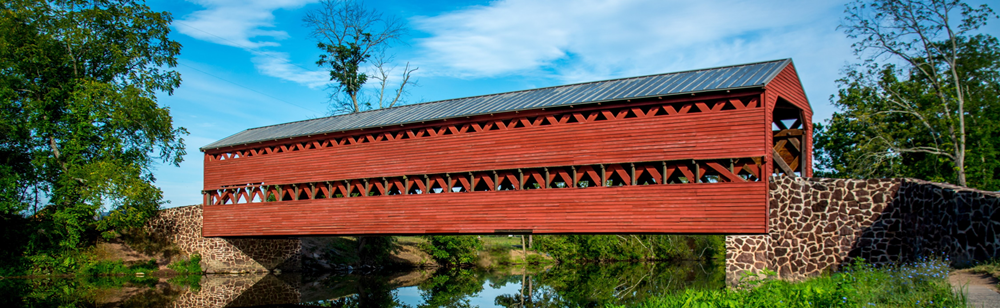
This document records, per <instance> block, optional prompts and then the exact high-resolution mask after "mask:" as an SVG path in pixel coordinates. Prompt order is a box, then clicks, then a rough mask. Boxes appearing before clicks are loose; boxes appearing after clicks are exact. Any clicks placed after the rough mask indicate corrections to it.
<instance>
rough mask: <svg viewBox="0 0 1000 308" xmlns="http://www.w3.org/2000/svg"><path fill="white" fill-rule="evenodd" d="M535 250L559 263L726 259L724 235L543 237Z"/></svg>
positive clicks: (540, 237)
mask: <svg viewBox="0 0 1000 308" xmlns="http://www.w3.org/2000/svg"><path fill="white" fill-rule="evenodd" d="M535 249H536V250H537V251H539V252H544V253H548V254H549V255H551V256H553V257H554V258H556V259H557V260H559V261H629V260H710V259H721V258H722V257H724V256H725V237H724V236H721V235H701V236H692V235H540V236H536V237H535Z"/></svg>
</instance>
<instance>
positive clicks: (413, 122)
mask: <svg viewBox="0 0 1000 308" xmlns="http://www.w3.org/2000/svg"><path fill="white" fill-rule="evenodd" d="M786 60H788V61H791V60H790V59H786ZM785 67H787V64H786V66H782V67H781V69H779V70H778V71H779V72H780V71H782V70H784V69H785ZM776 76H777V73H774V74H772V76H769V77H768V78H767V79H766V80H765V81H764V82H763V83H761V84H755V85H750V86H743V87H732V88H724V89H711V90H702V91H687V92H680V93H671V94H667V95H647V96H636V97H628V98H616V99H607V100H594V101H585V102H578V103H572V104H565V105H560V106H558V107H568V106H580V105H590V104H597V103H606V102H617V101H623V100H632V99H649V98H654V97H674V96H681V95H692V94H699V93H712V92H725V91H734V90H748V89H763V88H764V87H765V86H766V85H767V84H768V83H770V82H771V81H772V80H774V78H775V77H776ZM545 108H551V107H536V108H525V109H512V110H504V111H500V112H483V113H475V114H469V115H467V116H466V117H477V116H483V115H488V114H496V113H508V112H514V111H532V110H541V109H545ZM445 119H453V118H449V117H440V118H429V119H424V120H420V121H411V122H403V123H399V125H400V126H406V125H411V124H418V123H425V122H431V121H440V120H445ZM383 127H385V125H382V126H379V125H372V126H363V127H358V128H356V129H351V130H333V131H326V132H314V133H309V134H299V135H290V136H287V137H281V138H278V139H270V138H268V139H260V140H252V141H248V142H241V143H237V144H230V145H222V146H214V147H213V146H212V144H214V143H218V142H219V141H223V140H225V139H226V138H229V137H226V138H223V139H221V140H218V141H216V142H213V143H210V144H208V145H205V146H203V147H201V148H198V150H199V151H201V152H205V151H207V150H218V149H224V148H230V147H239V146H245V145H248V144H253V143H261V142H269V141H278V140H281V139H295V138H301V137H309V136H315V135H317V134H329V133H340V132H348V131H355V130H365V129H371V128H383ZM248 130H251V129H246V130H243V131H240V132H238V133H235V134H232V135H230V137H231V136H235V135H238V134H240V133H242V132H245V131H248Z"/></svg>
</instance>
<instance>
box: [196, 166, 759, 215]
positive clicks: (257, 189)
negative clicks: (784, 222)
mask: <svg viewBox="0 0 1000 308" xmlns="http://www.w3.org/2000/svg"><path fill="white" fill-rule="evenodd" d="M762 162H763V158H761V157H750V158H733V159H714V160H681V161H659V162H635V163H616V164H598V165H579V166H553V167H542V168H522V169H512V170H488V171H473V172H459V173H443V174H425V175H411V176H397V177H385V178H368V179H347V180H336V181H325V182H310V183H290V184H277V185H272V184H266V183H253V184H247V185H241V186H228V187H223V188H222V189H217V190H208V191H204V192H203V193H204V194H205V205H223V204H246V203H257V202H280V201H296V200H312V199H325V198H350V197H376V196H390V197H391V196H395V195H400V197H402V196H405V195H418V194H429V193H474V192H480V191H503V190H531V189H565V188H599V187H616V186H633V185H661V184H696V183H726V182H757V181H760V180H761V176H760V175H761V169H762V168H763V164H762Z"/></svg>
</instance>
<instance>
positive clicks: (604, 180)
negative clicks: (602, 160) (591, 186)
mask: <svg viewBox="0 0 1000 308" xmlns="http://www.w3.org/2000/svg"><path fill="white" fill-rule="evenodd" d="M597 185H600V186H608V174H607V172H605V170H604V165H603V164H602V165H601V183H599V184H597Z"/></svg>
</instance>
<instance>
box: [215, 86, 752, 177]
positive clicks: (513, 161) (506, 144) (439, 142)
mask: <svg viewBox="0 0 1000 308" xmlns="http://www.w3.org/2000/svg"><path fill="white" fill-rule="evenodd" d="M744 96H745V95H744ZM692 100H693V99H692ZM758 106H760V105H759V103H758ZM764 113H765V111H764V108H761V107H758V108H747V109H742V110H721V111H716V112H701V113H692V114H684V115H680V114H677V115H669V116H667V115H664V116H653V117H646V118H627V119H620V120H609V121H600V122H590V123H568V124H559V125H550V126H540V127H523V128H516V129H511V130H507V131H500V130H497V131H484V132H478V133H469V134H455V135H447V136H436V137H426V138H419V139H410V140H394V141H380V142H377V143H367V144H356V145H350V146H333V147H329V148H323V149H312V150H303V151H294V152H287V153H277V154H269V155H263V156H250V157H242V158H238V159H229V160H212V159H208V160H206V162H205V189H206V190H211V189H217V188H220V187H222V186H225V185H241V184H246V183H260V182H264V183H266V184H288V183H303V182H320V181H331V180H344V179H355V178H375V177H387V176H402V175H411V174H433V173H446V172H466V171H476V170H497V169H514V168H533V167H544V166H558V165H587V164H602V163H619V162H640V161H662V160H677V159H714V158H735V157H762V156H764V155H765V153H766V152H767V151H765V150H766V149H769V147H768V145H767V144H765V143H764V142H763V140H765V138H766V134H769V132H768V133H765V132H763V131H761V130H759V129H755V127H759V126H758V125H760V122H761V121H762V119H763V118H764ZM496 118H498V119H501V118H502V117H501V116H500V115H498V116H497V117H496ZM211 154H212V153H208V155H211Z"/></svg>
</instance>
